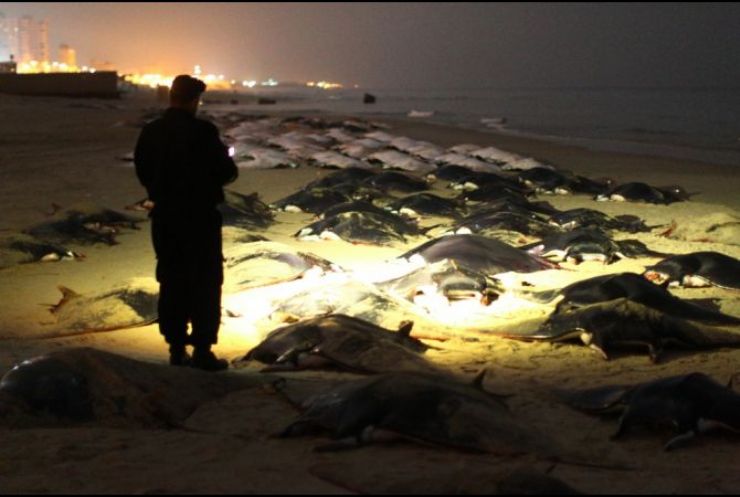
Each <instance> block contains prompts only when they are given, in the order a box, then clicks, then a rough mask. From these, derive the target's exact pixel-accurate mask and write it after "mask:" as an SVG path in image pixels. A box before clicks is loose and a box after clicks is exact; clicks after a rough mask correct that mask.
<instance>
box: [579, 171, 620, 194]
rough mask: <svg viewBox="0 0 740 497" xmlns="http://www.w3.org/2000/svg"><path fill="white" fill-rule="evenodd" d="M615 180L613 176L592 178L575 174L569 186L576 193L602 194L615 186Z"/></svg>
mask: <svg viewBox="0 0 740 497" xmlns="http://www.w3.org/2000/svg"><path fill="white" fill-rule="evenodd" d="M614 184H615V181H614V180H613V179H611V178H599V179H591V178H586V177H585V176H579V175H575V176H574V177H572V178H571V179H570V182H569V183H568V187H569V188H570V189H571V190H572V191H573V192H574V193H585V194H587V195H600V194H602V193H605V192H607V191H609V189H611V188H612V187H614Z"/></svg>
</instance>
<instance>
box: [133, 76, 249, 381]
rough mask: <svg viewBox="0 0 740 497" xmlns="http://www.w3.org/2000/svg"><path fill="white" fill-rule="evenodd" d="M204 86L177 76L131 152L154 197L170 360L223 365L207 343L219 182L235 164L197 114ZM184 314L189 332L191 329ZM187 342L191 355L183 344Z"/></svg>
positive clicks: (214, 286) (213, 310)
mask: <svg viewBox="0 0 740 497" xmlns="http://www.w3.org/2000/svg"><path fill="white" fill-rule="evenodd" d="M205 89H206V85H205V84H204V83H203V82H202V81H200V80H198V79H195V78H191V77H190V76H186V75H182V76H178V77H177V78H175V80H174V81H173V83H172V88H171V89H170V107H169V108H168V109H167V110H166V111H165V112H164V115H163V116H162V117H161V118H159V119H157V120H155V121H152V122H150V123H149V124H147V125H146V126H144V128H143V129H142V131H141V135H139V140H138V142H137V144H136V150H135V152H134V163H135V165H136V175H137V176H138V178H139V181H140V182H141V184H142V185H144V186H145V187H146V189H147V192H148V193H149V199H150V200H152V201H153V202H154V208H153V209H152V210H151V212H150V214H149V216H150V217H151V220H152V243H153V245H154V251H155V253H156V256H157V273H156V274H157V281H159V285H160V286H159V330H160V332H161V333H162V335H164V338H165V340H166V341H167V343H168V344H169V346H170V364H172V365H177V366H180V365H191V366H193V367H196V368H200V369H205V370H209V371H218V370H222V369H226V368H227V367H228V363H227V362H226V361H225V360H223V359H218V358H216V356H215V355H214V354H213V352H212V351H211V345H212V344H215V343H216V342H217V340H218V329H219V325H220V322H221V285H222V283H223V255H222V250H221V223H222V220H221V214H220V212H219V211H218V210H217V208H216V207H217V205H218V204H219V203H221V202H223V201H224V192H223V185H225V184H227V183H230V182H232V181H234V180H235V179H236V177H237V175H238V170H237V168H236V165H235V164H234V161H233V160H232V159H231V158H230V157H229V154H228V149H227V148H226V146H225V145H224V144H223V143H222V142H221V139H220V138H219V134H218V129H217V128H216V126H214V125H213V124H211V123H210V122H208V121H204V120H202V119H197V118H196V117H195V113H196V111H197V109H198V104H199V102H200V96H201V94H202V93H203V92H204V91H205ZM188 321H190V323H191V326H192V333H191V335H190V336H188V333H187V328H188ZM187 344H192V345H193V348H194V351H193V356H192V358H191V357H190V356H189V355H188V353H187V350H186V345H187Z"/></svg>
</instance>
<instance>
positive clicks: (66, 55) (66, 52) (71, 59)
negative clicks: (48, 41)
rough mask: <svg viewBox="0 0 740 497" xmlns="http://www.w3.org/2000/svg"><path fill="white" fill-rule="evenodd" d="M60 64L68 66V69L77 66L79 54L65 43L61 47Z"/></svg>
mask: <svg viewBox="0 0 740 497" xmlns="http://www.w3.org/2000/svg"><path fill="white" fill-rule="evenodd" d="M59 63H60V64H67V66H68V67H74V66H77V53H76V52H75V49H74V48H72V47H70V46H69V45H66V44H64V43H62V44H61V45H59Z"/></svg>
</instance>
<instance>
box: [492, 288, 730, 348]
mask: <svg viewBox="0 0 740 497" xmlns="http://www.w3.org/2000/svg"><path fill="white" fill-rule="evenodd" d="M500 335H502V336H505V337H507V338H513V339H518V340H528V341H548V342H562V341H569V340H573V339H580V340H581V341H582V342H583V344H584V345H587V346H588V347H589V348H591V349H593V350H595V351H596V352H598V353H599V354H600V355H601V356H602V357H603V358H604V359H609V358H610V355H611V353H612V352H613V350H614V349H615V348H622V347H630V346H632V347H634V346H643V347H645V348H647V350H648V354H649V356H650V359H651V360H652V361H653V362H658V360H659V359H660V356H661V354H662V352H663V349H664V348H665V346H666V345H669V344H671V345H675V346H677V347H679V348H682V349H686V350H710V349H715V348H722V347H732V348H737V347H740V333H732V332H728V331H721V330H715V329H710V328H707V327H701V328H700V327H699V326H697V325H694V324H692V323H690V322H688V321H686V320H684V319H681V318H678V317H675V316H672V315H670V314H667V313H665V312H661V311H658V310H656V309H653V308H652V307H648V306H646V305H643V304H640V303H637V302H633V301H631V300H629V299H627V298H618V299H614V300H610V301H607V302H599V303H596V304H591V305H589V306H586V307H581V308H579V309H576V310H574V311H570V312H565V313H555V314H552V315H551V316H550V317H549V318H548V320H547V321H546V322H545V323H544V324H543V325H542V326H540V328H539V329H538V330H537V331H534V332H529V331H527V332H523V333H512V332H509V331H507V332H504V333H500Z"/></svg>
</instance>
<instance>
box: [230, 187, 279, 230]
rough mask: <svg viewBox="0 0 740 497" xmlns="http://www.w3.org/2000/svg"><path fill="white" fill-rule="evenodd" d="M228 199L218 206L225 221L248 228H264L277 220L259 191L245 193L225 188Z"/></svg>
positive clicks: (231, 224)
mask: <svg viewBox="0 0 740 497" xmlns="http://www.w3.org/2000/svg"><path fill="white" fill-rule="evenodd" d="M224 197H225V199H226V201H225V202H224V203H222V204H220V205H219V206H218V210H219V211H220V212H221V216H222V218H223V223H224V225H226V226H237V227H240V228H247V229H263V228H267V227H269V226H270V225H271V224H272V223H273V222H274V220H275V216H274V215H273V213H272V212H271V211H270V208H269V207H268V206H267V204H265V203H264V202H262V201H261V200H260V198H259V194H258V193H257V192H254V193H251V194H250V195H243V194H241V193H238V192H235V191H233V190H224Z"/></svg>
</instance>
